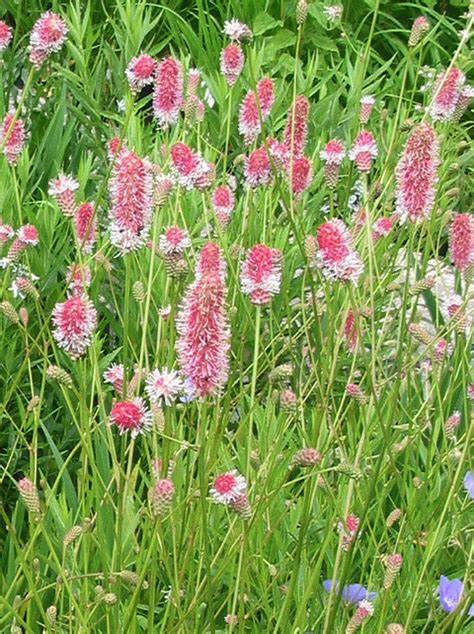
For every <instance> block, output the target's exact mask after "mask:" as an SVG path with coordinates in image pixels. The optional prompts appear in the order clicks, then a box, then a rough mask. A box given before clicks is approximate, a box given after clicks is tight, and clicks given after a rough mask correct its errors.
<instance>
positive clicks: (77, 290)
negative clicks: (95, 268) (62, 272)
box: [66, 264, 91, 295]
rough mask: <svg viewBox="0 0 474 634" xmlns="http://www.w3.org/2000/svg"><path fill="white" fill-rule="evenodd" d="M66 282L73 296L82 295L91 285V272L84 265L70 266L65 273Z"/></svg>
mask: <svg viewBox="0 0 474 634" xmlns="http://www.w3.org/2000/svg"><path fill="white" fill-rule="evenodd" d="M66 282H67V285H68V288H70V289H71V291H72V294H73V295H77V294H79V295H82V294H83V293H84V292H85V290H86V288H89V286H90V284H91V272H90V269H89V267H88V266H86V265H85V264H70V265H69V266H68V269H67V273H66Z"/></svg>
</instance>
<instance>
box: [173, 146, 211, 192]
mask: <svg viewBox="0 0 474 634" xmlns="http://www.w3.org/2000/svg"><path fill="white" fill-rule="evenodd" d="M171 171H172V175H173V178H174V180H175V182H176V183H177V184H178V185H181V187H184V188H185V189H189V190H190V189H194V188H195V187H196V188H200V187H202V186H205V185H206V179H207V178H209V176H210V175H211V174H212V172H213V166H212V165H210V164H209V163H207V162H206V161H205V160H204V159H203V158H202V157H201V156H199V154H198V153H197V152H193V150H191V148H189V147H188V146H187V145H186V144H185V143H181V142H179V143H175V144H174V145H173V146H172V147H171Z"/></svg>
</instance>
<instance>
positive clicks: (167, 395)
mask: <svg viewBox="0 0 474 634" xmlns="http://www.w3.org/2000/svg"><path fill="white" fill-rule="evenodd" d="M182 390H183V381H182V379H181V378H180V376H179V374H178V373H177V372H176V371H175V370H168V368H163V369H162V370H153V371H152V372H150V374H149V375H148V376H147V378H146V387H145V391H146V393H147V395H148V398H149V399H150V402H151V403H153V404H159V403H161V401H164V403H165V405H172V404H173V403H174V401H175V400H176V399H177V397H178V395H179V393H180V392H182Z"/></svg>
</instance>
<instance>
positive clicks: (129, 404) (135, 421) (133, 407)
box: [110, 397, 153, 438]
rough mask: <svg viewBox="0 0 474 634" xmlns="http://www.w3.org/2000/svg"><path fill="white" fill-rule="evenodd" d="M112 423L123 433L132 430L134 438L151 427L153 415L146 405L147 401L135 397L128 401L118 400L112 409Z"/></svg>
mask: <svg viewBox="0 0 474 634" xmlns="http://www.w3.org/2000/svg"><path fill="white" fill-rule="evenodd" d="M110 424H111V425H116V426H117V427H118V429H119V432H120V433H121V434H126V433H129V432H130V435H131V437H132V438H136V437H137V436H138V434H143V433H145V432H147V431H149V430H150V429H151V426H152V424H153V415H152V413H151V412H150V410H148V409H147V408H146V406H145V401H144V400H143V399H142V398H140V397H137V398H134V399H131V400H127V401H118V402H117V403H114V405H113V406H112V410H111V411H110Z"/></svg>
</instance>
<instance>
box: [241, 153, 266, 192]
mask: <svg viewBox="0 0 474 634" xmlns="http://www.w3.org/2000/svg"><path fill="white" fill-rule="evenodd" d="M244 177H245V184H246V186H247V187H251V188H252V189H254V188H256V187H261V186H265V185H268V183H269V182H270V180H271V178H272V166H271V162H270V158H269V156H268V152H267V149H266V147H265V146H263V145H262V146H261V147H258V148H256V149H255V150H253V152H251V153H250V154H249V156H246V157H245V159H244Z"/></svg>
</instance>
